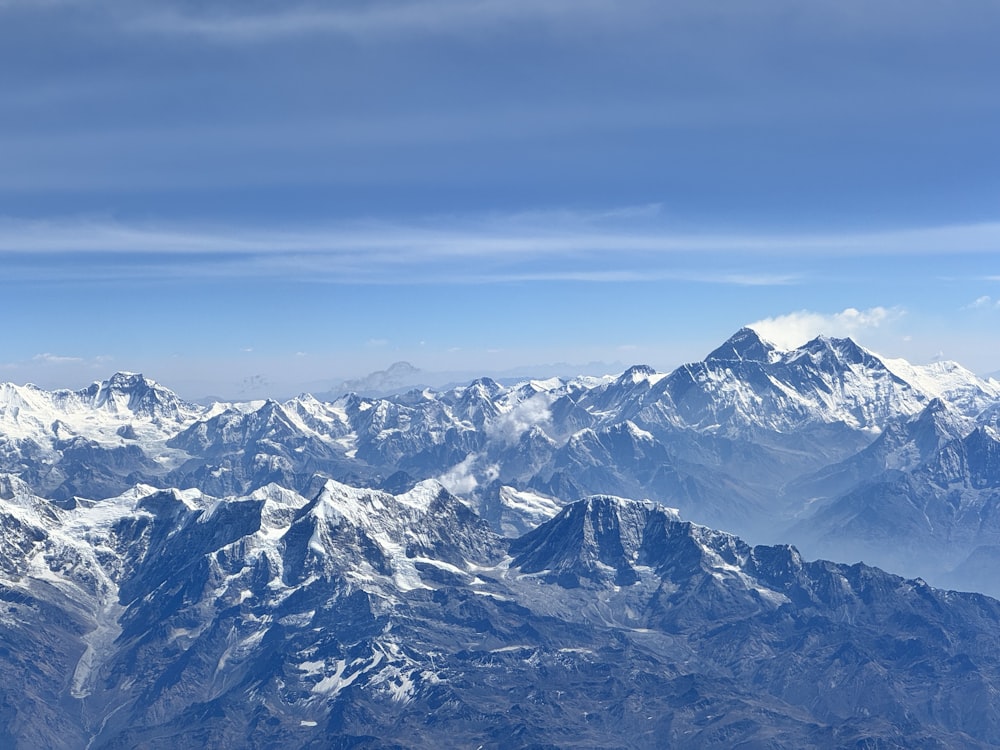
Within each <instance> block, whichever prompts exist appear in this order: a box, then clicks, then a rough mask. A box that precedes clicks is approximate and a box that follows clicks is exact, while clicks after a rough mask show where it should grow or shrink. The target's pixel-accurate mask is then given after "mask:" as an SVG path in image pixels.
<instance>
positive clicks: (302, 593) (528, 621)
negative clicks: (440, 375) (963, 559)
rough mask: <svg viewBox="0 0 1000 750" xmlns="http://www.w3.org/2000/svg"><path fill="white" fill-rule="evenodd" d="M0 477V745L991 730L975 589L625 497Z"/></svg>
mask: <svg viewBox="0 0 1000 750" xmlns="http://www.w3.org/2000/svg"><path fill="white" fill-rule="evenodd" d="M0 490H2V491H0V516H2V517H3V519H4V524H3V528H4V529H5V533H7V532H8V531H9V530H10V529H11V528H13V526H12V525H11V524H10V522H9V521H10V519H12V518H19V519H20V520H21V521H22V522H23V524H24V528H26V529H29V530H28V531H27V535H26V537H24V538H25V539H27V540H28V542H27V543H25V544H20V543H18V544H19V545H20V546H18V544H11V545H5V548H6V549H8V550H11V549H13V548H14V547H17V549H18V550H19V551H17V552H13V553H12V555H11V560H12V561H13V562H14V563H15V564H13V565H6V566H5V568H4V572H3V574H2V578H0V597H2V599H3V602H4V609H3V612H2V614H0V639H2V640H0V643H2V645H3V646H4V647H3V648H2V649H0V678H2V679H0V699H2V701H3V705H4V707H5V710H4V711H3V712H0V741H2V743H3V744H4V746H5V747H10V748H12V749H16V750H21V749H23V748H36V747H57V748H66V749H67V750H70V749H72V750H82V749H83V748H90V750H98V749H99V748H118V747H147V748H167V747H169V748H176V749H180V750H183V749H185V748H203V747H263V746H267V747H280V748H285V747H289V748H291V747H296V748H298V747H331V746H332V747H349V746H365V747H380V748H381V747H386V748H388V747H393V748H400V747H402V748H433V747H441V746H449V747H453V746H463V747H466V746H467V747H479V746H484V747H510V746H560V747H566V746H572V747H587V746H590V747H626V746H627V747H636V748H654V747H664V746H698V747H713V748H714V747H718V748H722V747H727V748H728V747H732V746H734V745H739V744H746V745H748V746H752V745H769V746H779V747H833V746H857V747H863V746H886V747H894V746H895V747H917V746H945V747H983V748H985V747H990V746H995V745H996V744H998V743H1000V713H998V711H997V709H996V707H995V706H994V703H995V701H993V700H992V696H994V695H995V692H996V690H997V689H1000V658H998V656H997V654H998V653H1000V636H998V635H997V634H998V632H1000V603H997V602H995V601H993V600H990V599H987V598H985V597H981V596H976V595H961V594H951V593H944V592H940V591H936V590H934V589H931V588H930V587H928V586H927V585H926V584H924V583H923V582H921V581H908V580H904V579H901V578H897V577H895V576H891V575H888V574H885V573H883V572H881V571H879V570H876V569H873V568H869V567H865V566H863V565H854V566H845V565H835V564H832V563H825V562H806V561H804V560H803V559H802V557H801V556H800V555H799V554H798V553H797V552H796V551H795V549H793V548H791V547H788V546H774V547H766V546H756V547H753V546H750V545H748V544H746V543H744V542H742V541H741V540H740V539H738V538H736V537H734V536H732V535H730V534H725V533H722V532H719V531H714V530H712V529H708V528H705V527H703V526H698V525H695V524H691V523H689V522H686V521H683V520H682V519H681V518H679V517H678V514H677V513H676V512H675V511H671V510H668V509H664V508H662V507H661V506H657V505H654V504H651V503H636V502H631V501H627V500H622V499H619V498H613V497H608V496H600V497H593V498H588V499H585V500H582V501H580V502H578V503H574V504H570V505H568V506H567V507H565V508H564V509H563V510H562V511H561V512H560V513H559V514H558V515H557V516H556V517H555V518H553V519H551V520H550V521H547V522H546V523H544V524H542V525H541V526H539V527H538V528H537V529H536V530H534V531H532V532H530V533H529V534H527V535H525V536H524V537H522V538H520V539H519V540H517V541H516V542H513V543H512V542H510V540H505V539H504V538H502V537H500V536H498V535H497V534H495V533H494V532H492V531H491V530H490V529H489V528H488V527H487V525H486V524H485V523H484V522H483V521H482V520H480V519H479V518H478V517H477V516H476V515H475V513H474V512H473V511H471V510H470V509H469V508H468V507H467V506H466V505H465V503H463V502H462V501H461V500H460V499H458V498H455V497H453V496H451V495H450V494H449V493H447V492H446V491H444V490H443V488H441V487H440V486H437V485H434V484H433V483H426V482H425V483H422V484H419V485H418V486H416V487H415V488H414V489H413V490H411V491H409V492H405V493H400V494H396V495H393V494H389V493H385V492H379V491H374V490H367V489H358V488H352V487H349V486H346V485H343V484H338V483H333V482H331V483H328V484H326V485H325V486H324V487H323V488H322V489H321V490H320V491H319V492H318V493H317V495H316V496H315V497H313V498H311V499H308V498H305V497H302V496H301V495H299V494H298V493H295V492H292V491H289V490H286V489H283V488H280V487H277V486H275V485H271V486H268V487H265V488H261V489H260V490H258V491H257V492H255V493H253V494H251V495H248V496H244V497H232V498H223V499H215V498H211V497H207V496H205V495H203V494H201V493H198V492H197V491H185V492H181V491H177V490H154V489H153V488H149V487H138V488H136V489H135V490H133V491H131V492H129V493H126V494H124V495H122V496H120V497H117V498H113V499H110V500H107V501H104V502H102V503H92V504H91V503H81V504H79V505H78V506H77V507H76V508H72V509H66V508H58V507H51V506H49V505H47V504H46V501H45V500H43V499H41V498H37V497H35V496H33V495H32V494H31V492H30V491H29V490H28V489H27V488H26V487H24V486H23V485H21V484H18V483H17V482H16V480H11V479H6V480H3V481H0ZM13 538H14V537H7V538H5V541H7V540H8V539H13Z"/></svg>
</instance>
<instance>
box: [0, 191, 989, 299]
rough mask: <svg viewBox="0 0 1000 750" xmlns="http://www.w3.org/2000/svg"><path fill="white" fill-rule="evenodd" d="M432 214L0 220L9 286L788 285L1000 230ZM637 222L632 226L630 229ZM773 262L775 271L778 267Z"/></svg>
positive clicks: (953, 247)
mask: <svg viewBox="0 0 1000 750" xmlns="http://www.w3.org/2000/svg"><path fill="white" fill-rule="evenodd" d="M635 215H636V218H635V220H630V219H629V210H628V209H619V210H617V211H612V212H607V211H606V212H600V213H594V214H582V213H581V214H575V213H572V212H552V213H551V214H543V213H537V214H524V215H508V216H485V217H437V218H428V219H425V220H423V221H419V222H412V223H411V224H409V225H403V224H398V223H397V224H389V223H377V222H369V223H361V222H354V223H349V224H348V223H345V224H341V225H334V226H326V227H312V228H307V229H302V230H297V231H283V230H278V229H274V228H263V229H259V230H253V229H247V228H236V227H223V226H212V227H208V226H194V225H187V226H185V225H155V224H130V223H124V222H118V221H113V220H99V219H76V220H71V219H64V220H61V221H25V220H18V219H6V220H0V258H2V259H3V260H4V264H5V274H4V277H5V280H6V281H7V282H8V283H11V282H17V281H34V282H49V283H59V282H73V281H90V282H93V283H115V282H120V281H130V280H134V281H143V280H149V281H165V280H204V281H211V280H215V279H232V278H258V279H263V278H273V279H276V280H278V279H280V280H286V281H292V282H299V283H307V282H319V283H338V284H385V285H400V284H402V285H418V284H435V283H436V284H491V283H530V282H588V283H639V282H644V281H679V282H685V281H686V282H695V283H711V284H723V285H739V286H787V285H794V284H799V283H802V282H803V281H805V280H806V279H807V278H809V277H810V276H811V275H812V273H810V271H809V268H810V267H811V264H814V263H817V262H823V261H838V260H841V259H844V258H847V257H853V258H858V257H883V258H890V257H904V256H905V257H913V256H914V255H925V256H940V257H946V256H949V255H950V254H952V253H964V254H966V255H972V254H985V253H993V252H996V251H997V250H998V249H1000V223H984V224H970V225H956V226H946V227H929V228H918V229H900V230H896V231H885V232H872V233H853V234H852V233H844V234H838V233H830V234H799V235H782V234H758V233H750V232H748V233H744V234H739V233H733V234H704V233H703V234H699V233H677V232H673V231H671V230H670V229H669V228H664V227H663V226H662V225H660V224H658V221H659V219H658V217H657V214H656V211H655V208H654V209H650V208H649V207H639V208H637V209H635ZM629 224H631V225H633V226H634V228H628V227H627V226H626V225H629ZM776 263H777V264H780V265H781V268H780V269H777V268H775V267H774V265H775V264H776Z"/></svg>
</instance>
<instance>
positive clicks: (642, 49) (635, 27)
mask: <svg viewBox="0 0 1000 750" xmlns="http://www.w3.org/2000/svg"><path fill="white" fill-rule="evenodd" d="M998 31H1000V6H998V5H997V4H996V3H995V2H992V1H982V2H961V1H960V2H955V3H948V4H944V3H930V2H916V3H914V2H912V1H911V2H889V1H885V2H874V3H873V2H860V1H854V0H841V1H840V2H832V1H830V0H814V1H813V2H810V3H802V2H799V1H797V0H795V1H793V0H759V1H758V2H754V3H738V2H712V1H711V0H708V1H706V0H699V1H698V2H694V1H693V0H692V1H691V2H662V1H661V2H646V1H645V0H618V1H617V2H610V1H608V2H605V1H604V0H574V1H573V2H570V1H569V0H531V1H530V2H529V1H527V0H505V1H503V2H501V1H500V0H460V1H459V0H406V2H402V1H371V0H368V1H362V0H352V1H348V2H340V3H336V4H335V3H316V2H299V1H297V0H291V1H290V2H282V3H277V2H263V1H256V2H253V1H251V2H246V1H244V2H199V3H195V2H183V1H180V0H178V1H176V2H169V1H166V0H165V1H164V2H146V3H135V2H126V1H125V0H87V1H86V2H82V1H81V2H78V1H76V0H30V1H29V0H0V81H2V89H0V90H2V92H3V96H2V97H0V166H2V169H0V264H2V265H0V269H2V270H0V295H2V299H3V300H4V302H3V305H2V311H0V324H2V326H3V337H2V341H3V348H2V350H0V379H3V380H11V381H14V382H28V381H30V382H35V383H38V384H41V385H44V386H47V387H52V386H66V387H80V386H82V385H84V384H86V383H87V382H89V381H90V380H92V379H95V378H100V377H105V376H107V375H108V374H109V373H110V372H113V371H114V370H116V369H129V370H140V371H143V372H145V373H146V374H147V375H150V376H152V377H154V378H156V379H157V380H160V381H161V382H163V383H165V384H167V385H168V386H171V387H173V388H175V389H176V390H178V391H179V392H181V393H182V395H186V396H189V397H199V396H202V395H205V394H208V393H215V394H220V395H224V396H233V395H238V394H239V393H244V394H248V393H249V391H250V390H251V389H250V388H249V387H248V386H247V385H246V384H247V383H251V382H252V383H253V384H255V387H256V388H257V390H267V389H270V390H273V391H274V392H275V393H280V394H286V393H292V392H296V391H298V390H301V389H310V390H323V389H324V388H325V387H329V386H331V385H333V384H334V383H336V382H339V380H341V379H343V378H346V377H352V376H357V375H360V374H363V373H365V372H368V371H371V370H375V369H380V368H383V367H385V366H387V365H388V364H390V363H391V362H393V361H395V360H399V359H405V360H409V361H410V362H412V363H413V364H415V365H416V366H418V367H420V368H422V369H425V370H428V371H449V372H456V371H466V372H483V373H498V372H502V371H505V370H509V369H511V368H515V367H522V366H529V367H531V366H536V367H538V369H539V371H540V372H541V371H544V370H545V369H546V368H545V367H544V365H547V364H551V363H556V362H568V363H571V364H580V365H583V364H586V363H590V362H594V361H598V362H605V363H616V362H618V363H624V364H630V363H632V362H648V363H649V364H652V365H654V366H657V367H659V368H661V369H668V368H670V367H673V366H675V365H677V364H679V363H681V362H683V361H686V360H691V359H698V358H701V357H702V356H703V355H704V354H705V353H707V352H708V351H710V350H711V349H712V348H714V346H715V345H717V344H718V343H719V342H720V341H721V340H723V339H724V338H725V337H727V336H728V335H729V334H730V333H732V332H733V331H735V330H736V329H737V328H739V327H740V326H741V325H744V324H747V323H754V322H758V321H763V322H762V323H761V327H762V328H765V329H766V330H767V331H769V332H771V333H772V335H773V336H774V337H776V338H783V339H787V341H788V342H789V343H791V342H793V341H795V340H796V339H798V338H801V337H803V336H808V335H811V334H813V333H816V332H819V331H825V332H827V333H830V334H832V335H852V336H854V337H855V338H856V339H857V340H858V341H860V342H861V343H862V344H865V345H868V346H869V347H871V348H873V349H876V350H877V351H879V352H883V353H885V354H887V355H891V356H905V357H908V358H910V359H912V360H914V361H917V362H926V361H930V360H932V359H934V358H936V357H946V358H951V359H957V360H959V361H960V362H962V363H964V364H966V365H967V366H968V367H970V368H972V369H974V370H976V371H978V372H990V371H994V370H998V369H1000V334H998V333H997V331H1000V326H998V323H1000V305H998V302H997V301H998V300H1000V252H998V250H1000V135H998V134H1000V97H998V96H997V95H996V71H997V70H1000V47H998V45H997V44H996V43H995V39H996V35H997V32H998ZM262 383H263V384H265V385H263V386H262V385H261V384H262ZM255 395H260V394H255Z"/></svg>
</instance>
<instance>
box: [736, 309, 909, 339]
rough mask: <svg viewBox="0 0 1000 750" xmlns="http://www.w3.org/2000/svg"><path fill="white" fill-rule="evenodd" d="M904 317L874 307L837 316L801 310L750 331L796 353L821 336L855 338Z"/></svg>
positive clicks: (898, 312)
mask: <svg viewBox="0 0 1000 750" xmlns="http://www.w3.org/2000/svg"><path fill="white" fill-rule="evenodd" d="M905 314H906V311H905V310H902V309H900V308H898V307H871V308H868V309H867V310H858V309H856V308H853V307H848V308H847V309H845V310H841V311H840V312H836V313H820V312H814V311H812V310H799V311H797V312H793V313H788V314H787V315H778V316H776V317H773V318H764V319H763V320H758V321H756V322H754V323H750V324H749V327H750V328H753V329H754V330H755V331H757V333H759V334H760V335H761V336H762V337H764V338H765V339H767V340H768V341H771V342H772V343H774V344H775V345H777V346H778V347H781V348H783V349H793V348H795V347H797V346H801V345H802V344H804V343H805V342H806V341H809V340H810V339H812V338H815V337H816V336H819V335H820V334H823V335H826V336H834V337H845V336H850V337H855V336H858V335H859V334H862V333H864V332H865V331H870V330H871V329H875V328H880V327H883V326H886V325H889V324H891V323H894V322H895V321H898V320H899V319H901V318H902V317H903V316H904V315H905Z"/></svg>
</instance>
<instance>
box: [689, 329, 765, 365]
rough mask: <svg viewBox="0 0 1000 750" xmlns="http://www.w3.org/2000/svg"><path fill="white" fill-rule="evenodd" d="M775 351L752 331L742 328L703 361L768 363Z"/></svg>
mask: <svg viewBox="0 0 1000 750" xmlns="http://www.w3.org/2000/svg"><path fill="white" fill-rule="evenodd" d="M775 351H776V349H775V347H774V345H773V344H771V343H769V342H767V341H765V340H764V339H763V338H761V336H760V334H758V333H757V332H756V331H755V330H754V329H752V328H747V327H743V328H741V329H740V330H738V331H737V332H736V333H734V334H733V335H732V336H730V337H729V338H728V339H727V340H726V341H725V343H723V344H722V345H721V346H719V347H718V348H717V349H715V350H713V351H712V352H711V353H710V354H709V355H708V356H707V357H705V361H706V362H715V361H723V362H725V361H736V362H743V361H745V360H746V361H750V362H769V361H770V360H771V356H772V354H773V353H774V352H775Z"/></svg>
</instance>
